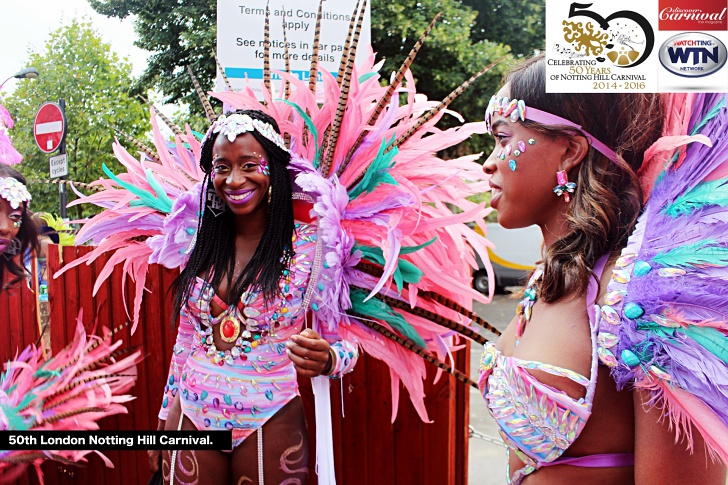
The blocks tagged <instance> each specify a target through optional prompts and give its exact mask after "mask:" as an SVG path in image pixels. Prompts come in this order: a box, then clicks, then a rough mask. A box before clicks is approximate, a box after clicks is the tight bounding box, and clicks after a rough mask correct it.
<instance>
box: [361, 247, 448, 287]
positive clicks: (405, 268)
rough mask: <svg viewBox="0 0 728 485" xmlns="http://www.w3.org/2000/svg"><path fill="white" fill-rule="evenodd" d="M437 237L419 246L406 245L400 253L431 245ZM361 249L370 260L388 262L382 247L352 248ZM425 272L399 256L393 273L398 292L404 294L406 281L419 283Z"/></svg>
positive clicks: (381, 262) (378, 262) (383, 263)
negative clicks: (403, 289)
mask: <svg viewBox="0 0 728 485" xmlns="http://www.w3.org/2000/svg"><path fill="white" fill-rule="evenodd" d="M436 239H437V238H436V237H434V238H432V239H431V240H429V241H427V242H426V243H423V244H420V245H419V246H404V247H402V248H401V249H400V251H399V253H400V254H410V253H413V252H415V251H418V250H420V249H422V248H424V247H426V246H429V245H430V244H432V243H433V242H435V240H436ZM356 250H359V251H361V253H362V256H363V257H364V258H365V259H368V260H370V261H373V262H375V263H377V264H381V265H382V266H384V265H385V264H386V261H385V259H384V252H383V251H382V249H381V248H375V247H371V246H354V247H353V248H352V251H356ZM423 274H424V273H423V272H422V270H421V269H419V268H418V267H417V266H415V265H414V264H412V263H410V262H409V261H407V260H405V259H402V258H399V260H398V261H397V267H396V268H395V270H394V272H393V273H392V279H393V280H394V283H395V284H396V285H397V292H398V293H399V294H402V288H403V287H404V283H408V284H409V283H412V284H417V283H419V282H420V279H422V275H423Z"/></svg>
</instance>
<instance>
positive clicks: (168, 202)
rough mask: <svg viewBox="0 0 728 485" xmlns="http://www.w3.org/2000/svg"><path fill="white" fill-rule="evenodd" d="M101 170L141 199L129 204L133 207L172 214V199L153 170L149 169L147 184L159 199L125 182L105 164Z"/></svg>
mask: <svg viewBox="0 0 728 485" xmlns="http://www.w3.org/2000/svg"><path fill="white" fill-rule="evenodd" d="M101 168H102V169H103V171H104V173H105V174H106V175H107V176H108V177H109V178H111V179H112V180H113V181H114V182H116V183H117V184H119V185H120V186H122V187H124V188H125V189H126V190H128V191H129V192H131V193H132V194H134V195H136V196H137V197H139V200H133V201H131V202H130V203H129V205H131V206H132V207H135V206H140V205H143V206H146V207H151V208H152V209H155V210H158V211H160V212H163V213H165V214H169V213H170V212H172V199H170V198H169V197H168V196H167V194H166V192H165V191H164V189H163V188H162V186H161V184H160V183H159V182H157V180H156V179H155V178H154V176H153V175H152V172H151V170H149V169H147V171H146V174H147V182H148V183H149V185H150V186H151V187H152V188H153V189H154V191H155V192H156V193H157V196H158V197H155V196H154V195H152V194H150V193H149V192H147V191H146V190H144V189H140V188H139V187H136V186H135V185H132V184H130V183H127V182H124V181H123V180H121V179H120V178H119V177H117V176H116V175H114V174H113V172H112V171H111V170H109V167H107V166H106V164H105V163H103V164H101Z"/></svg>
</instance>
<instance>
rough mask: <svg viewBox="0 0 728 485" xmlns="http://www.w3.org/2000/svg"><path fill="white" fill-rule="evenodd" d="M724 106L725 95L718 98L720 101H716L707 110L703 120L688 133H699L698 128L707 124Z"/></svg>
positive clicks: (700, 128)
mask: <svg viewBox="0 0 728 485" xmlns="http://www.w3.org/2000/svg"><path fill="white" fill-rule="evenodd" d="M725 107H726V106H725V96H723V97H722V98H720V101H718V102H717V103H716V104H715V106H713V109H711V110H710V111H708V114H706V115H705V117H704V118H703V120H702V121H701V122H700V123H698V124H697V125H695V126H694V127H693V130H692V131H691V132H690V134H691V135H696V134H698V133H700V130H702V129H703V127H704V126H705V125H706V124H708V122H709V121H710V120H712V119H713V118H715V117H716V116H718V113H720V111H721V110H722V109H725Z"/></svg>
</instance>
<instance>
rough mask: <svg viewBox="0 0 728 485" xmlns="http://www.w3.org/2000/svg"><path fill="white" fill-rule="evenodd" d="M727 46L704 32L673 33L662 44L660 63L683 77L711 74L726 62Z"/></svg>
mask: <svg viewBox="0 0 728 485" xmlns="http://www.w3.org/2000/svg"><path fill="white" fill-rule="evenodd" d="M727 54H728V53H727V52H726V47H725V45H724V44H723V42H721V41H720V40H719V39H717V38H715V37H713V36H712V35H708V34H705V33H702V32H683V33H680V34H677V35H673V36H672V37H670V38H669V39H667V40H666V41H665V42H663V44H662V46H660V54H659V58H660V63H661V64H662V66H663V67H664V68H665V69H667V70H668V71H670V72H671V73H673V74H676V75H678V76H683V77H703V76H709V75H711V74H713V73H715V72H717V71H719V70H720V69H721V68H722V67H723V66H724V65H725V62H726V57H727Z"/></svg>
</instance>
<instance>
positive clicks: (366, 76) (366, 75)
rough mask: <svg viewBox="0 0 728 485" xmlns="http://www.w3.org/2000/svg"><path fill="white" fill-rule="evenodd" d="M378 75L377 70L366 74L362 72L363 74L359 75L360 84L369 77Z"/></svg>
mask: <svg viewBox="0 0 728 485" xmlns="http://www.w3.org/2000/svg"><path fill="white" fill-rule="evenodd" d="M376 75H377V73H376V72H367V73H366V74H362V75H361V76H359V84H361V83H363V82H364V81H366V80H367V79H370V78H371V77H372V76H376Z"/></svg>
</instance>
